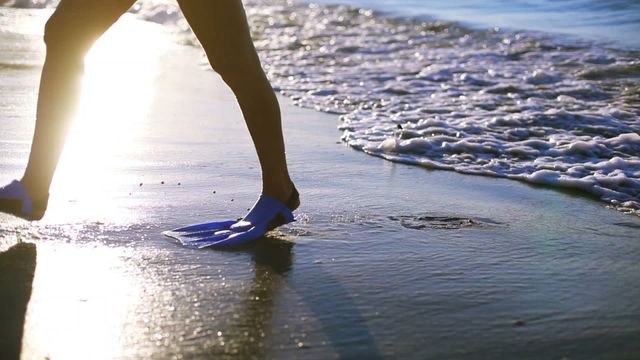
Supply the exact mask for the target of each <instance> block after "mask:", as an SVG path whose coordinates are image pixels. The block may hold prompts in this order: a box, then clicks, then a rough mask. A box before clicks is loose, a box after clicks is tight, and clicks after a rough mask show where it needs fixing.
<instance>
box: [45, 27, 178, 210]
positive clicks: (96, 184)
mask: <svg viewBox="0 0 640 360" xmlns="http://www.w3.org/2000/svg"><path fill="white" fill-rule="evenodd" d="M167 41H168V40H167V36H166V34H163V33H162V32H161V31H160V30H159V29H158V26H157V25H156V24H150V23H144V22H141V21H136V20H134V19H132V18H130V17H128V16H124V17H123V18H122V19H120V21H118V22H117V23H116V24H115V25H114V26H113V27H112V28H111V29H110V30H109V31H108V32H107V33H106V34H105V35H104V36H103V37H102V38H101V39H100V40H99V41H98V42H97V43H96V44H95V46H94V47H93V48H92V50H91V51H90V52H89V54H88V55H87V57H86V60H85V77H84V83H83V91H82V97H81V100H80V108H79V112H78V115H77V118H76V121H75V122H74V125H73V127H72V130H71V133H70V135H69V138H68V140H67V144H66V147H65V151H64V153H63V156H62V158H61V161H60V165H59V168H58V171H57V173H56V176H55V179H54V183H53V186H52V189H51V193H53V194H56V199H52V203H51V204H50V209H51V207H54V206H56V204H55V200H58V201H60V202H66V203H67V204H66V205H65V211H63V212H57V211H49V216H48V219H49V220H53V221H56V219H53V216H55V215H54V214H56V213H57V214H59V215H62V216H66V217H67V218H69V217H70V216H71V217H73V216H72V214H71V213H70V212H69V211H72V212H73V211H77V212H78V214H82V216H91V214H92V211H96V209H99V211H100V214H103V215H104V214H105V212H107V213H111V214H115V212H117V211H118V210H117V206H116V205H115V204H113V201H110V199H111V198H112V194H113V191H115V188H116V185H118V184H120V185H121V184H123V183H126V182H127V181H128V180H127V179H126V176H127V174H126V173H125V172H124V170H125V169H126V168H127V167H131V166H132V165H135V164H136V163H137V162H139V161H140V160H139V159H143V158H144V155H145V154H143V149H142V147H141V146H140V145H139V144H137V143H138V142H137V141H136V138H139V137H140V135H141V134H142V132H143V131H148V130H149V129H150V128H151V126H152V125H151V122H150V121H149V120H150V119H149V111H150V108H151V105H152V102H153V98H154V79H155V77H156V75H157V71H158V61H159V57H160V55H161V53H162V51H164V50H165V49H166V42H167ZM129 176H131V175H129ZM132 181H133V180H132ZM110 193H111V194H110ZM69 201H73V202H75V206H73V209H69V206H68V202H69ZM83 204H86V206H85V205H83ZM65 212H66V214H64V213H65ZM116 217H117V216H116ZM58 220H60V219H58Z"/></svg>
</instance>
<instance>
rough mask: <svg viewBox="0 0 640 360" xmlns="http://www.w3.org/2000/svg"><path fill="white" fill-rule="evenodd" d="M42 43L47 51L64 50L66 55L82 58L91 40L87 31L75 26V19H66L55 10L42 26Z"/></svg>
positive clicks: (56, 51)
mask: <svg viewBox="0 0 640 360" xmlns="http://www.w3.org/2000/svg"><path fill="white" fill-rule="evenodd" d="M44 43H45V45H46V47H47V52H48V53H58V52H64V54H65V56H67V57H73V56H79V57H82V58H84V55H86V53H87V52H88V51H89V48H90V47H91V44H92V41H91V39H90V36H88V33H87V32H86V31H83V30H82V29H80V27H79V26H77V19H67V18H66V17H65V16H64V15H60V14H58V12H57V11H56V12H54V13H53V15H51V17H50V18H49V20H47V23H46V24H45V26H44Z"/></svg>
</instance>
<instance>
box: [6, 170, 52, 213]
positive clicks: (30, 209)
mask: <svg viewBox="0 0 640 360" xmlns="http://www.w3.org/2000/svg"><path fill="white" fill-rule="evenodd" d="M48 201H49V196H48V195H47V197H46V198H45V199H42V200H32V199H31V197H30V196H29V194H28V193H27V189H25V187H24V186H23V185H22V182H20V181H18V180H13V181H12V182H11V183H10V184H9V185H6V186H3V187H0V212H3V213H7V214H11V215H14V216H17V217H20V218H23V219H25V220H30V221H33V220H40V219H42V217H43V216H44V213H45V211H46V210H47V203H48Z"/></svg>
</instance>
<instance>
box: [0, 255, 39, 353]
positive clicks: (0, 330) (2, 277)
mask: <svg viewBox="0 0 640 360" xmlns="http://www.w3.org/2000/svg"><path fill="white" fill-rule="evenodd" d="M35 269H36V246H35V245H34V244H27V243H20V244H17V245H14V246H12V247H11V248H9V250H7V251H4V252H1V253H0V359H6V360H13V359H19V358H20V347H21V345H22V332H23V329H24V319H25V315H26V312H27V304H28V303H29V298H30V297H31V288H32V284H33V274H34V272H35Z"/></svg>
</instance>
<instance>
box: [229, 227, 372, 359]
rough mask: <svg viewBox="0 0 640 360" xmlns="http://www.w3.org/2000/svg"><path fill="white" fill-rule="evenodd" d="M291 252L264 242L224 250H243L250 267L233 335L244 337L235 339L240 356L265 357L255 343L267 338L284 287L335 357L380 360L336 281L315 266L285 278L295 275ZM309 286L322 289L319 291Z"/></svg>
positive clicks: (278, 241)
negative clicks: (251, 275)
mask: <svg viewBox="0 0 640 360" xmlns="http://www.w3.org/2000/svg"><path fill="white" fill-rule="evenodd" d="M292 247H293V243H291V242H288V241H283V240H281V239H278V238H271V237H264V238H262V239H260V241H256V242H254V243H252V244H251V245H247V246H242V247H238V248H234V249H233V250H227V251H238V250H240V251H246V252H247V253H249V254H250V255H251V257H252V260H253V262H254V264H255V276H254V280H253V282H252V284H251V287H250V289H249V292H248V294H247V295H248V296H247V297H246V300H245V301H244V302H243V303H242V304H241V305H240V311H239V316H238V318H237V319H236V322H235V324H234V325H235V326H234V328H235V329H234V331H233V332H235V333H236V334H243V335H239V336H238V335H236V336H235V338H236V339H237V340H239V341H240V343H241V346H240V348H241V349H242V350H241V353H240V355H242V354H244V355H248V356H250V357H256V358H263V357H268V352H269V350H268V348H269V347H268V346H264V345H265V344H263V343H262V342H261V341H256V339H261V338H262V337H264V336H265V334H268V333H269V330H270V322H271V318H272V315H273V309H274V305H275V304H274V299H275V298H276V297H277V296H278V293H279V292H280V291H281V288H282V286H283V285H284V286H287V287H289V288H290V290H292V291H294V292H295V293H296V294H297V295H298V296H300V298H301V299H302V301H303V302H304V303H305V305H306V306H307V307H308V308H309V310H311V312H312V314H313V316H314V318H315V319H317V320H318V321H319V324H320V326H322V331H323V332H324V334H325V335H326V336H327V339H328V340H329V342H330V345H331V348H332V349H333V350H334V351H335V352H336V353H337V355H338V356H339V357H340V358H342V359H349V358H366V359H379V358H381V355H380V353H379V351H378V348H377V345H376V342H375V339H374V337H373V335H372V334H371V332H370V330H369V328H368V327H367V325H366V321H365V319H364V317H363V316H362V314H361V312H360V311H359V310H358V308H357V305H356V303H355V301H354V300H353V298H352V296H351V295H350V293H349V291H348V290H347V289H346V288H345V287H344V286H343V285H342V284H341V283H340V281H339V280H338V279H336V278H335V277H334V276H332V275H331V274H329V273H328V272H326V271H323V270H322V269H321V268H320V267H314V268H313V271H312V273H311V274H307V275H305V276H304V279H303V281H300V280H298V281H295V282H294V281H291V280H290V279H289V276H288V275H289V273H290V272H291V271H295V269H293V252H292ZM314 284H316V285H317V284H322V286H321V288H319V287H318V286H314ZM334 305H335V306H337V307H338V308H335V307H334Z"/></svg>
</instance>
